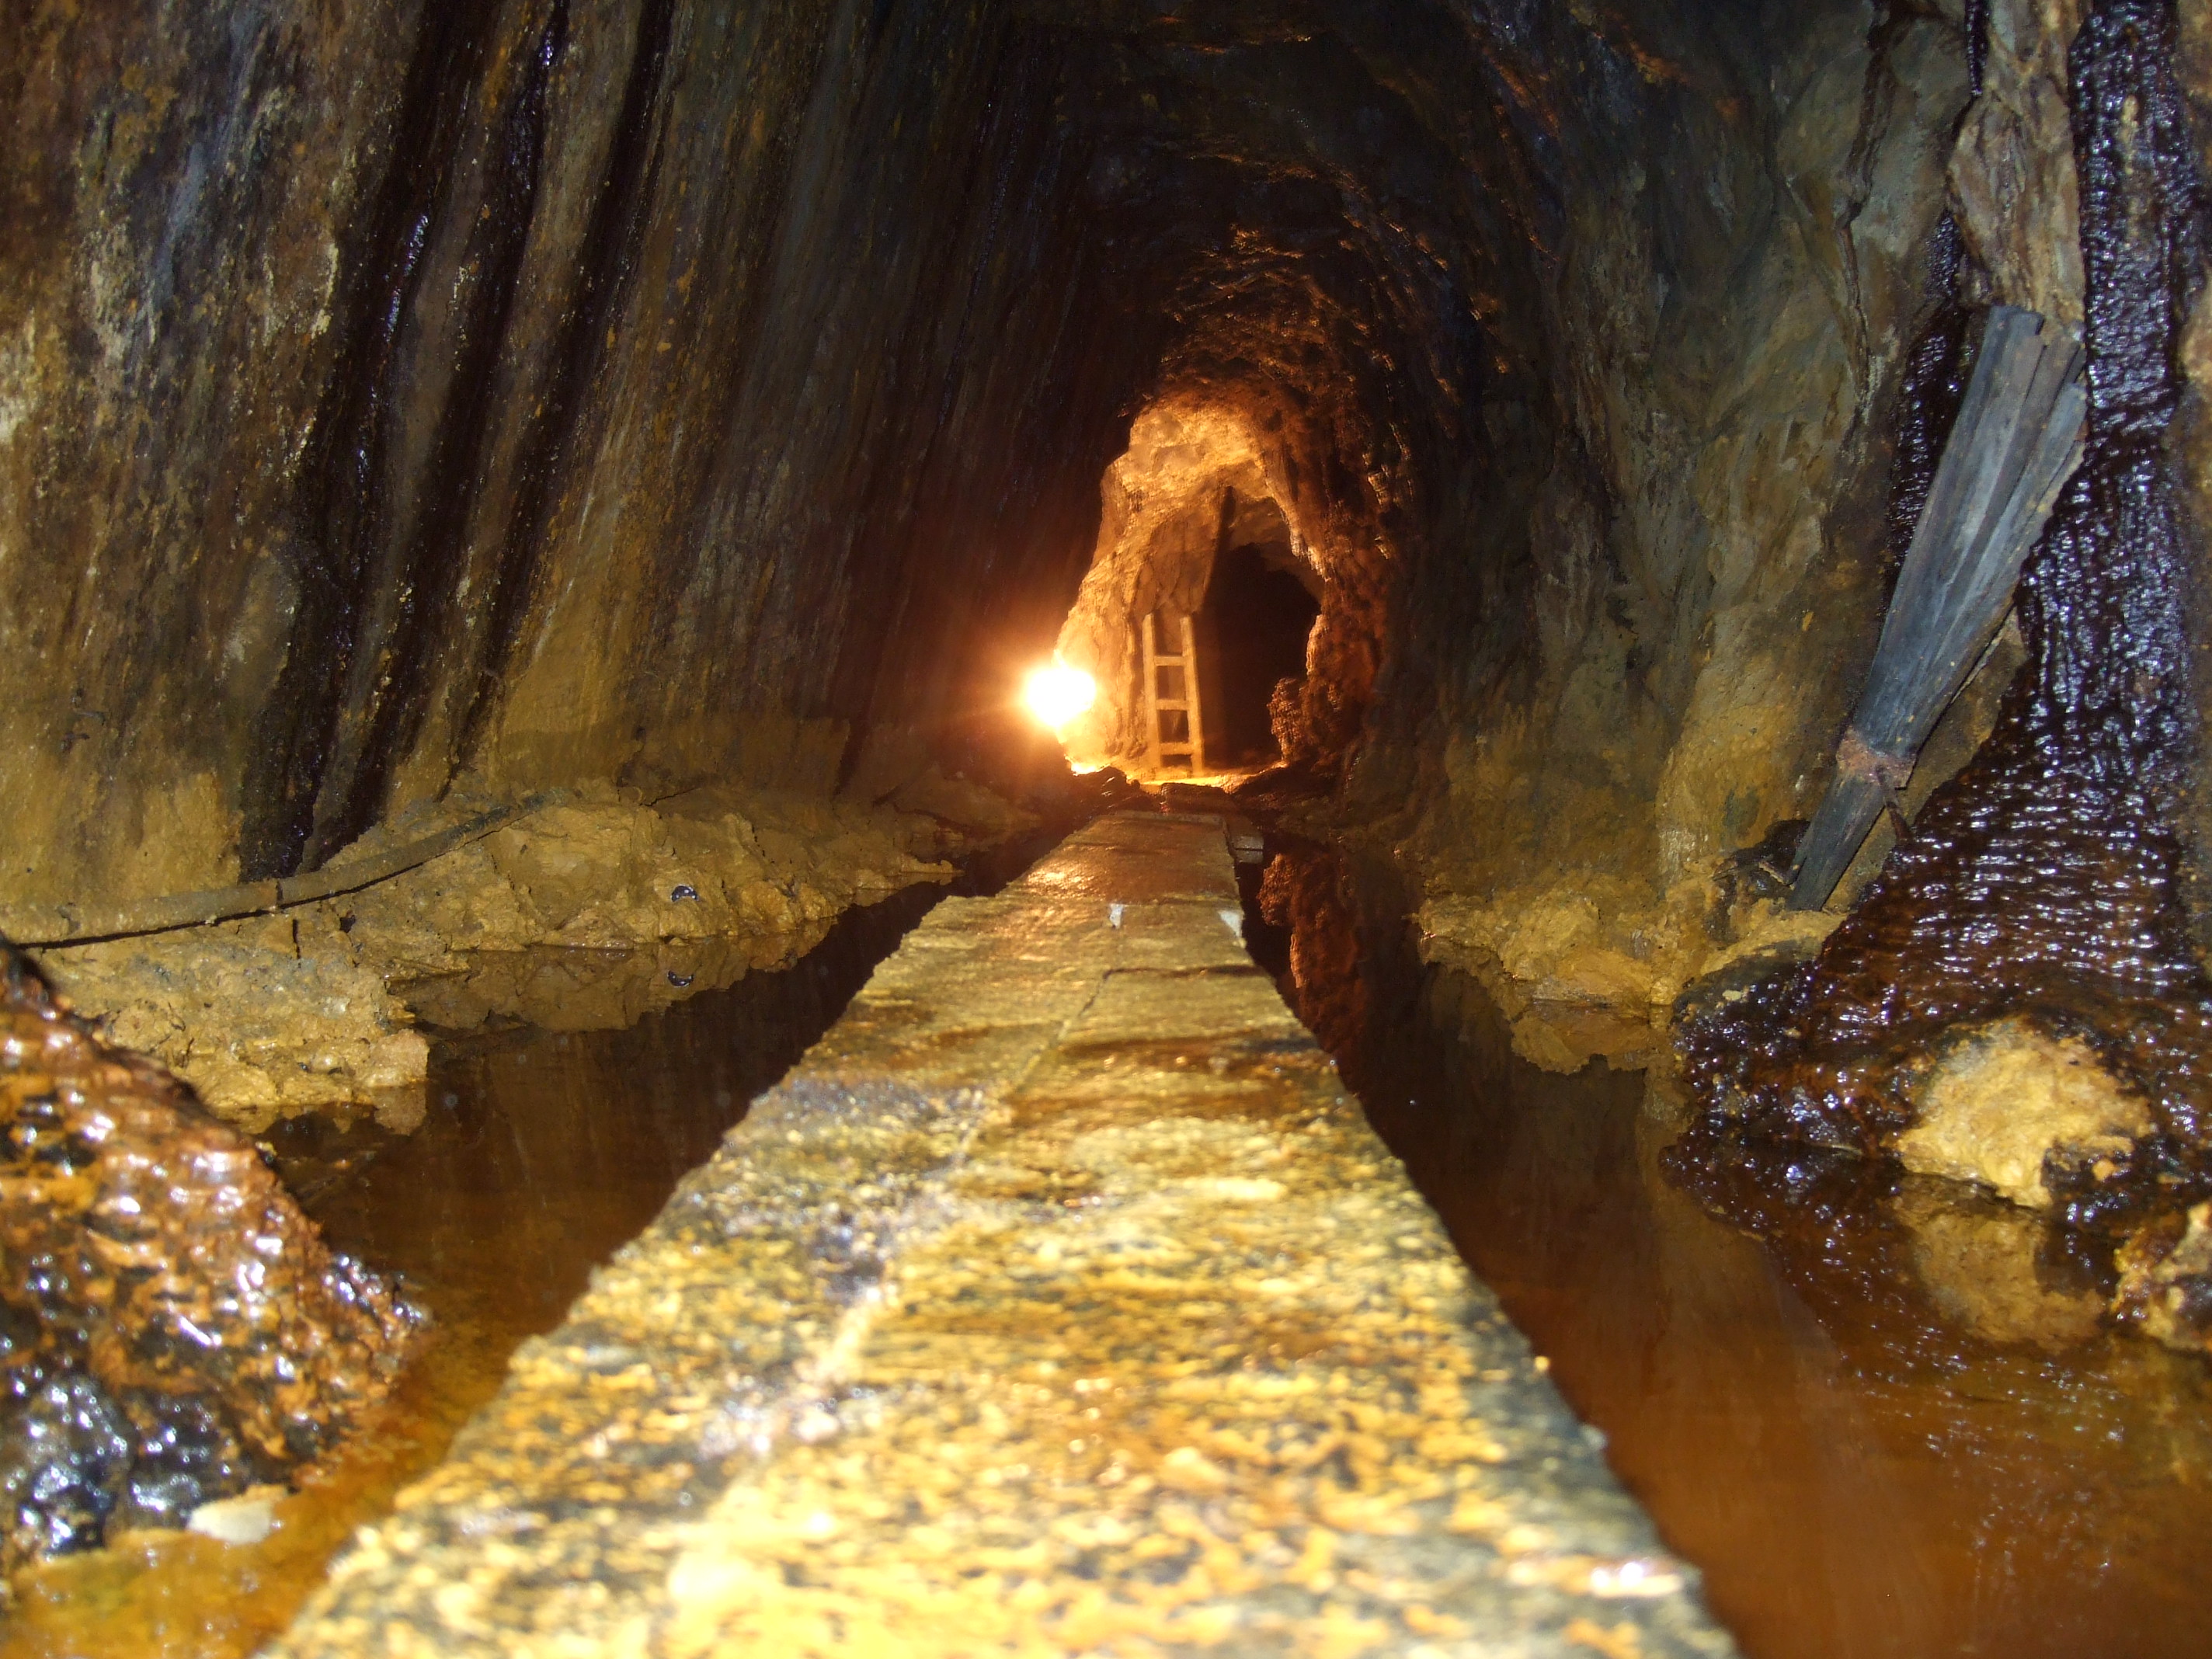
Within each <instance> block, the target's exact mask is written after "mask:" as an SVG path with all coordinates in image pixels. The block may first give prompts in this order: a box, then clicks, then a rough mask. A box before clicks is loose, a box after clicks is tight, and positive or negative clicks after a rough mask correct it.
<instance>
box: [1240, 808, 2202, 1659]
mask: <svg viewBox="0 0 2212 1659" xmlns="http://www.w3.org/2000/svg"><path fill="white" fill-rule="evenodd" d="M1292 856H1296V857H1299V858H1304V859H1308V860H1311V859H1314V858H1317V857H1318V858H1324V859H1325V858H1326V855H1325V854H1317V853H1315V852H1312V851H1307V852H1304V853H1299V854H1293V855H1292ZM1316 885H1319V886H1322V887H1324V888H1326V887H1327V886H1328V885H1330V883H1329V882H1327V881H1324V882H1322V883H1319V884H1316V883H1315V882H1312V881H1310V880H1309V881H1307V882H1306V883H1304V887H1305V889H1306V890H1308V891H1309V892H1310V891H1311V890H1313V889H1314V888H1315V887H1316ZM1334 885H1335V886H1336V887H1337V888H1338V890H1339V891H1340V895H1342V896H1344V897H1346V898H1348V897H1349V896H1350V895H1351V893H1352V889H1351V887H1350V886H1349V885H1348V884H1344V883H1342V882H1341V881H1340V880H1338V881H1336V882H1335V883H1334ZM1385 914H1389V911H1388V910H1387V909H1386V911H1385ZM1353 916H1354V908H1353V907H1352V905H1351V904H1350V903H1348V902H1340V903H1339V904H1338V905H1337V906H1336V907H1334V909H1333V912H1332V911H1331V909H1330V908H1329V907H1316V906H1313V905H1310V904H1309V905H1307V906H1305V907H1304V908H1303V910H1302V913H1301V927H1300V937H1299V938H1298V939H1297V941H1296V960H1297V965H1298V975H1297V977H1294V976H1293V975H1292V973H1291V955H1292V952H1291V946H1292V940H1291V938H1290V936H1289V934H1288V933H1285V932H1284V931H1282V930H1279V929H1275V928H1271V927H1268V926H1267V924H1266V922H1265V921H1264V919H1263V918H1258V917H1255V922H1256V923H1257V925H1255V926H1252V927H1248V934H1249V937H1250V938H1251V939H1252V941H1253V944H1254V947H1255V955H1257V956H1259V957H1261V961H1262V963H1263V965H1265V966H1267V967H1268V968H1269V969H1271V970H1272V971H1275V972H1277V973H1278V974H1279V975H1281V976H1282V982H1283V983H1284V985H1285V990H1286V992H1287V993H1288V994H1289V995H1290V996H1291V999H1292V1000H1294V1001H1295V1002H1296V1003H1297V1004H1298V1005H1299V1006H1300V1010H1301V1012H1302V1013H1303V1014H1304V1016H1305V1018H1307V1021H1308V1024H1311V1025H1312V1026H1314V1028H1315V1029H1316V1030H1317V1031H1321V1032H1323V1033H1325V1034H1326V1036H1327V1040H1328V1042H1330V1044H1331V1046H1332V1048H1333V1049H1334V1052H1335V1053H1336V1054H1337V1056H1338V1059H1339V1061H1340V1064H1341V1066H1343V1069H1344V1072H1345V1075H1346V1080H1347V1081H1348V1082H1349V1083H1350V1084H1351V1085H1352V1087H1353V1088H1354V1089H1356V1090H1357V1091H1358V1093H1359V1096H1360V1097H1361V1099H1362V1101H1363V1102H1364V1104H1365V1106H1366V1108H1367V1111H1368V1115H1369V1116H1370V1119H1371V1120H1372V1121H1374V1123H1375V1126H1376V1129H1377V1130H1378V1131H1379V1132H1380V1133H1382V1134H1383V1137H1384V1138H1385V1139H1387V1140H1389V1143H1390V1144H1391V1146H1392V1147H1393V1148H1394V1149H1395V1151H1396V1152H1398V1154H1399V1155H1400V1156H1401V1158H1404V1159H1405V1161H1406V1163H1407V1166H1408V1168H1409V1169H1410V1170H1411V1171H1412V1173H1413V1177H1414V1179H1415V1181H1416V1182H1418V1183H1419V1186H1420V1187H1421V1189H1422V1191H1423V1192H1424V1193H1425V1194H1426V1195H1427V1196H1428V1198H1429V1199H1430V1201H1431V1203H1433V1204H1434V1205H1435V1206H1437V1209H1438V1211H1439V1212H1441V1213H1442V1214H1443V1218H1444V1221H1445V1223H1446V1225H1448V1226H1449V1229H1450V1230H1451V1233H1452V1236H1453V1237H1454V1239H1455V1241H1456V1242H1457V1243H1458V1244H1459V1247H1460V1249H1461V1252H1462V1255H1465V1256H1466V1258H1467V1260H1468V1262H1469V1263H1470V1264H1471V1265H1472V1266H1473V1267H1474V1268H1475V1270H1476V1271H1477V1272H1478V1273H1480V1274H1481V1275H1482V1276H1483V1277H1484V1278H1485V1279H1487V1280H1488V1281H1489V1282H1490V1284H1492V1285H1493V1286H1495V1287H1496V1289H1497V1291H1498V1294H1499V1296H1500V1297H1502V1298H1503V1300H1504V1304H1505V1306H1506V1309H1507V1310H1508V1311H1509V1312H1510V1314H1511V1315H1512V1316H1513V1318H1514V1319H1515V1320H1516V1322H1518V1323H1519V1324H1520V1325H1521V1327H1522V1329H1523V1330H1524V1331H1526V1332H1527V1333H1528V1336H1529V1338H1530V1339H1531V1340H1532V1341H1533V1342H1534V1344H1535V1346H1536V1347H1537V1350H1538V1351H1539V1352H1541V1353H1543V1354H1544V1355H1546V1356H1547V1358H1548V1359H1549V1361H1550V1365H1551V1375H1552V1376H1553V1380H1554V1381H1555V1382H1556V1383H1558V1384H1559V1387H1560V1389H1562V1391H1563V1392H1564V1393H1565V1395H1566V1396H1567V1398H1568V1400H1569V1401H1570V1402H1571V1404H1572V1405H1573V1406H1574V1407H1575V1408H1576V1409H1577V1411H1578V1412H1579V1413H1582V1414H1583V1416H1584V1417H1585V1418H1586V1419H1588V1420H1589V1421H1590V1422H1591V1423H1593V1424H1595V1425H1597V1427H1598V1428H1599V1429H1601V1431H1603V1432H1604V1433H1605V1434H1606V1435H1607V1437H1608V1446H1607V1456H1608V1458H1609V1460H1610V1461H1611V1462H1612V1464H1613V1468H1614V1470H1615V1472H1616V1473H1617V1474H1619V1475H1620V1478H1621V1480H1623V1481H1624V1482H1625V1483H1626V1485H1627V1486H1628V1487H1629V1489H1630V1490H1631V1491H1632V1492H1634V1493H1635V1494H1636V1495H1637V1497H1638V1498H1639V1499H1640V1500H1641V1501H1642V1502H1643V1503H1644V1504H1645V1506H1646V1507H1647V1508H1648V1509H1650V1511H1651V1512H1652V1515H1653V1516H1654V1517H1655V1519H1656V1521H1657V1522H1658V1525H1659V1528H1660V1530H1661V1532H1662V1534H1663V1535H1664V1536H1665V1537H1666V1539H1667V1541H1668V1543H1669V1545H1670V1546H1671V1547H1674V1549H1675V1550H1677V1551H1678V1552H1680V1553H1681V1554H1683V1555H1684V1556H1686V1557H1687V1558H1688V1559H1691V1560H1692V1561H1694V1562H1696V1563H1697V1564H1698V1565H1699V1566H1700V1567H1701V1568H1702V1569H1703V1571H1704V1572H1705V1587H1706V1594H1707V1597H1708V1600H1709V1602H1710V1604H1711V1607H1712V1608H1713V1610H1714V1612H1715V1613H1716V1614H1717V1616H1718V1617H1719V1618H1720V1620H1722V1622H1723V1623H1724V1624H1725V1625H1727V1626H1729V1629H1730V1630H1731V1631H1732V1632H1734V1633H1735V1636H1736V1638H1737V1640H1738V1641H1739V1642H1740V1643H1741V1644H1742V1647H1743V1649H1744V1650H1745V1652H1746V1653H1747V1654H1748V1655H1750V1656H1753V1659H1876V1656H1881V1659H1932V1656H1938V1655H1943V1656H1948V1655H1974V1654H1988V1655H1999V1654H2002V1655H2004V1656H2007V1659H2030V1656H2045V1655H2047V1656H2051V1659H2058V1656H2066V1659H2089V1656H2105V1655H2111V1656H2115V1659H2118V1656H2129V1659H2161V1656H2182V1655H2197V1654H2202V1653H2203V1652H2205V1651H2207V1650H2208V1647H2212V1576H2208V1575H2207V1574H2206V1573H2205V1572H2204V1571H2203V1565H2202V1559H2201V1558H2202V1553H2203V1543H2202V1541H2203V1539H2204V1538H2205V1537H2207V1536H2208V1535H2212V1383H2208V1376H2207V1369H2206V1367H2205V1365H2204V1364H2203V1362H2202V1361H2200V1360H2197V1359H2193V1358H2186V1357H2185V1356H2182V1355H2179V1354H2175V1353H2171V1352H2166V1350H2164V1349H2161V1348H2158V1347H2156V1346H2153V1345H2151V1344H2150V1343H2148V1342H2146V1341H2144V1340H2141V1339H2139V1338H2136V1337H2132V1336H2128V1335H2124V1334H2118V1333H2115V1332H2112V1331H2109V1330H2106V1329H2103V1328H2100V1327H2099V1326H2098V1324H2097V1323H2096V1320H2095V1314H2094V1310H2095V1308H2096V1306H2097V1296H2096V1286H2095V1285H2094V1284H2093V1283H2083V1282H2082V1280H2083V1279H2084V1278H2085V1276H2086V1277H2087V1278H2089V1279H2093V1271H2092V1270H2090V1269H2088V1268H2085V1267H2083V1266H2082V1264H2080V1263H2076V1262H2071V1261H2068V1260H2067V1259H2066V1257H2065V1254H2064V1252H2063V1249H2057V1248H2054V1246H2055V1245H2056V1244H2057V1243H2063V1240H2054V1238H2052V1237H2050V1236H2048V1235H2047V1234H2046V1231H2045V1229H2043V1228H2041V1227H2040V1226H2039V1225H2032V1224H2029V1223H2027V1221H2026V1220H2025V1218H2023V1217H2022V1215H2021V1212H2017V1211H2014V1210H2011V1209H2010V1208H2009V1207H2008V1206H2004V1205H2002V1204H1998V1203H1995V1202H1990V1203H1986V1204H1983V1203H1977V1202H1975V1201H1973V1200H1971V1199H1965V1200H1962V1199H1961V1195H1960V1194H1959V1192H1958V1191H1957V1189H1955V1188H1944V1187H1943V1186H1942V1183H1934V1182H1930V1183H1927V1185H1926V1186H1922V1185H1919V1184H1918V1183H1910V1182H1899V1181H1897V1180H1895V1179H1893V1178H1887V1177H1882V1176H1879V1175H1875V1174H1871V1173H1870V1172H1869V1171H1868V1170H1866V1169H1865V1167H1864V1166H1863V1165H1861V1166H1857V1167H1856V1168H1855V1169H1853V1170H1835V1169H1832V1168H1822V1167H1816V1166H1814V1165H1813V1164H1811V1163H1810V1162H1809V1161H1808V1162H1806V1163H1803V1164H1790V1165H1787V1166H1786V1167H1784V1169H1782V1170H1779V1171H1778V1178H1779V1187H1780V1188H1781V1196H1780V1197H1778V1198H1777V1199H1774V1200H1771V1201H1770V1202H1768V1203H1767V1204H1766V1205H1765V1206H1764V1207H1760V1208H1753V1207H1748V1206H1747V1207H1746V1208H1744V1209H1742V1210H1740V1211H1737V1212H1735V1213H1734V1215H1733V1218H1732V1219H1730V1218H1722V1217H1720V1216H1717V1215H1716V1214H1714V1213H1711V1212H1709V1211H1708V1210H1707V1208H1706V1207H1705V1206H1704V1205H1702V1204H1701V1203H1700V1202H1699V1200H1698V1199H1697V1198H1695V1197H1693V1196H1692V1195H1691V1194H1690V1193H1688V1192H1686V1191H1685V1190H1684V1189H1683V1188H1681V1187H1680V1186H1678V1185H1677V1184H1676V1182H1675V1181H1674V1179H1673V1178H1671V1176H1670V1175H1669V1173H1668V1168H1667V1167H1666V1164H1665V1160H1664V1158H1663V1157H1662V1153H1663V1149H1664V1148H1665V1146H1667V1144H1668V1142H1669V1141H1670V1140H1671V1139H1673V1138H1674V1133H1675V1132H1674V1128H1673V1127H1670V1126H1671V1124H1672V1123H1673V1122H1674V1121H1678V1118H1677V1115H1676V1114H1675V1112H1674V1109H1673V1108H1672V1106H1671V1104H1670V1103H1669V1102H1668V1098H1667V1096H1666V1093H1665V1091H1660V1092H1659V1093H1657V1094H1656V1095H1655V1094H1654V1093H1653V1091H1651V1090H1650V1086H1649V1085H1648V1084H1647V1080H1646V1079H1645V1077H1644V1075H1643V1074H1642V1073H1616V1072H1612V1071H1608V1070H1607V1068H1606V1067H1605V1066H1604V1065H1603V1064H1602V1063H1598V1064H1594V1065H1593V1066H1589V1067H1588V1068H1586V1069H1585V1070H1584V1071H1583V1073H1580V1074H1578V1075H1577V1076H1574V1077H1559V1076H1556V1075H1553V1074H1551V1073H1545V1072H1542V1071H1540V1070H1538V1069H1537V1068H1536V1067H1534V1066H1531V1065H1529V1064H1528V1063H1527V1062H1526V1061H1524V1060H1519V1059H1517V1058H1516V1057H1515V1056H1514V1055H1513V1054H1511V1052H1510V1043H1509V1042H1508V1038H1507V1034H1506V1033H1505V1031H1504V1028H1503V1025H1502V1024H1501V1023H1500V1022H1499V1021H1498V1018H1497V1016H1496V1014H1495V1013H1494V1012H1493V1011H1492V1008H1491V1006H1490V1005H1489V1004H1488V1003H1487V1001H1486V999H1485V998H1484V997H1483V995H1482V994H1481V993H1480V990H1479V989H1477V988H1476V987H1474V986H1473V985H1472V984H1471V983H1470V982H1468V981H1465V980H1464V979H1462V978H1461V977H1459V976H1457V975H1450V974H1446V973H1443V972H1440V971H1438V970H1435V969H1422V968H1420V967H1419V964H1417V963H1413V961H1412V959H1411V954H1410V951H1408V949H1407V944H1406V942H1405V940H1404V938H1403V936H1402V933H1401V929H1400V927H1398V926H1397V925H1395V924H1392V925H1383V926H1376V927H1366V928H1362V927H1359V926H1358V924H1357V923H1356V922H1355V921H1354V920H1353ZM1332 935H1334V936H1332ZM1793 1182H1795V1183H1796V1188H1795V1189H1794V1190H1793V1189H1792V1183H1793ZM2085 1314H2086V1316H2085Z"/></svg>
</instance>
